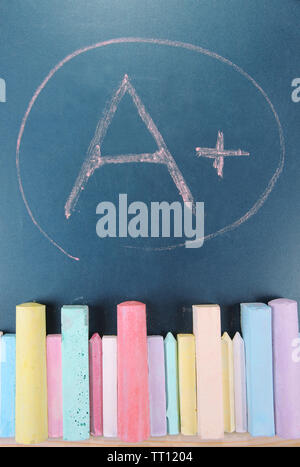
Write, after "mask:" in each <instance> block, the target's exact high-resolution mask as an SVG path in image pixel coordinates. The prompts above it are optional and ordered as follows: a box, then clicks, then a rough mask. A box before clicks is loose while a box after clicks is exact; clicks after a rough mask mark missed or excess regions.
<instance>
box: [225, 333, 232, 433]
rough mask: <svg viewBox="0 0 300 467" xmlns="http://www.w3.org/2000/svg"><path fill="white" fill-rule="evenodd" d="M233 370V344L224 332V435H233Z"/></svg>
mask: <svg viewBox="0 0 300 467" xmlns="http://www.w3.org/2000/svg"><path fill="white" fill-rule="evenodd" d="M233 368H234V366H233V343H232V340H231V339H230V337H229V335H228V334H227V332H225V333H224V334H223V336H222V371H223V405H224V431H225V432H226V433H233V432H234V431H235V414H234V369H233Z"/></svg>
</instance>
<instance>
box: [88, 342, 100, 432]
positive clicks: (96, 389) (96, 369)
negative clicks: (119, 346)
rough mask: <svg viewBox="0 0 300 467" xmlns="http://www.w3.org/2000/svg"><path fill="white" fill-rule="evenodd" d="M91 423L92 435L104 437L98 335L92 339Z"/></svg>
mask: <svg viewBox="0 0 300 467" xmlns="http://www.w3.org/2000/svg"><path fill="white" fill-rule="evenodd" d="M90 423H91V434H92V435H93V436H102V434H103V410H102V340H101V337H100V336H99V334H97V333H95V334H93V336H92V337H91V339H90Z"/></svg>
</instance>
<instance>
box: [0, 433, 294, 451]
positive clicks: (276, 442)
mask: <svg viewBox="0 0 300 467" xmlns="http://www.w3.org/2000/svg"><path fill="white" fill-rule="evenodd" d="M18 446H19V447H21V446H22V445H19V444H17V443H16V442H15V440H14V439H13V438H10V439H4V438H2V439H0V447H18ZM37 446H40V447H72V446H74V447H75V446H76V447H87V448H96V447H108V448H116V447H164V448H178V447H185V448H191V447H300V439H298V440H285V439H281V438H278V437H274V438H252V436H250V435H249V434H248V433H246V434H237V433H233V434H226V435H225V438H224V440H221V441H202V440H200V439H199V438H198V437H197V436H182V435H180V436H165V437H163V438H149V440H147V441H144V442H143V443H138V444H128V443H125V442H122V441H119V440H118V439H113V438H111V439H110V438H93V437H91V438H90V439H89V440H86V441H79V442H74V443H72V442H68V441H63V440H61V439H54V440H49V441H46V442H44V443H41V444H38V445H37Z"/></svg>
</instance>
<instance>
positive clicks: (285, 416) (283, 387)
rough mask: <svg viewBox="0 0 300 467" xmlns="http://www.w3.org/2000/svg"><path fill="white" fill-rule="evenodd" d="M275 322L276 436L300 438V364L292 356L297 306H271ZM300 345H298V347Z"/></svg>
mask: <svg viewBox="0 0 300 467" xmlns="http://www.w3.org/2000/svg"><path fill="white" fill-rule="evenodd" d="M269 306H270V307H271V308H272V322H273V362H274V399H275V425H276V434H277V435H278V436H280V437H281V438H288V439H292V438H294V439H295V438H300V362H299V361H298V359H295V358H294V356H293V352H294V350H295V343H296V345H297V343H298V342H299V341H298V326H299V323H298V307H297V302H295V301H294V300H288V299H283V298H282V299H277V300H272V301H271V302H269ZM298 345H299V344H298Z"/></svg>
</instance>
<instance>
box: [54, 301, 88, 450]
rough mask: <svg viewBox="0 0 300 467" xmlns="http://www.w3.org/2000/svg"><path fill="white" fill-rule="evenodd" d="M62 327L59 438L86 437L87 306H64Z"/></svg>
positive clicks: (77, 438)
mask: <svg viewBox="0 0 300 467" xmlns="http://www.w3.org/2000/svg"><path fill="white" fill-rule="evenodd" d="M61 324H62V375H63V376H62V381H63V384H62V386H63V437H64V439H65V440H66V441H80V440H83V439H88V438H89V436H90V435H89V431H90V401H89V329H88V307H87V306H83V305H76V306H75V305H64V306H63V307H62V309H61Z"/></svg>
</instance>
